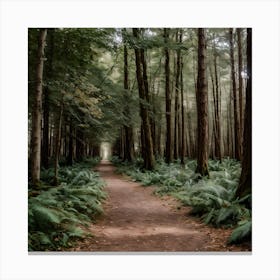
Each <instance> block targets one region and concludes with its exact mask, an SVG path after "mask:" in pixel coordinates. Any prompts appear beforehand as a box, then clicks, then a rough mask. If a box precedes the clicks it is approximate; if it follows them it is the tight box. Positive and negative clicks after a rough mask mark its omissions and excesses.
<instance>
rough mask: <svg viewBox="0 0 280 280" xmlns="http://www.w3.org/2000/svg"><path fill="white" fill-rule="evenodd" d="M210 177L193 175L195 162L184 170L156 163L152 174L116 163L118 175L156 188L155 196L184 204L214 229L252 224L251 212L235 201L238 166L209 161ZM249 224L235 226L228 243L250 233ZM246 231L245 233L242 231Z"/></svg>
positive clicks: (238, 201) (187, 164)
mask: <svg viewBox="0 0 280 280" xmlns="http://www.w3.org/2000/svg"><path fill="white" fill-rule="evenodd" d="M208 164H209V171H210V177H201V176H200V175H199V174H197V173H195V169H196V161H195V160H187V161H186V165H185V166H184V167H182V166H180V163H179V162H175V163H172V164H169V165H167V164H165V163H164V162H163V161H159V162H158V163H157V166H156V168H155V170H154V171H143V170H141V169H140V168H139V167H138V166H137V165H136V164H135V163H134V164H128V163H120V162H117V166H118V170H119V172H120V173H125V174H127V175H129V176H131V177H132V178H133V180H134V181H139V182H141V183H142V184H143V185H145V186H148V185H157V186H158V188H157V190H156V193H157V194H159V195H163V194H170V195H173V196H175V197H176V198H177V199H178V200H180V201H181V202H182V204H183V205H188V206H191V207H192V213H193V214H194V215H197V216H199V217H201V218H202V220H203V221H204V222H205V223H207V224H212V225H214V226H217V227H221V226H222V227H233V226H236V225H239V223H241V224H242V225H243V223H245V224H246V225H247V224H248V225H249V223H250V222H251V209H247V208H246V207H245V206H244V204H243V201H244V200H246V199H250V196H247V197H246V198H243V199H242V200H235V192H236V188H237V186H238V180H239V177H240V173H241V167H240V163H239V162H238V161H236V160H233V159H224V160H223V161H222V162H220V161H216V160H209V163H208ZM248 225H247V226H246V227H245V226H242V227H241V228H239V227H237V229H236V231H233V234H232V236H231V238H230V242H231V243H234V242H240V241H242V240H243V239H244V238H243V237H245V239H246V238H247V237H248V235H249V234H250V231H248ZM244 231H246V232H244Z"/></svg>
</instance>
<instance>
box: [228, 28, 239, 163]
mask: <svg viewBox="0 0 280 280" xmlns="http://www.w3.org/2000/svg"><path fill="white" fill-rule="evenodd" d="M229 44H230V61H231V80H232V99H233V112H234V142H235V158H236V159H238V160H240V159H241V149H240V146H241V139H240V125H239V114H238V108H237V92H236V79H235V62H234V61H235V60H234V44H233V29H232V28H230V29H229Z"/></svg>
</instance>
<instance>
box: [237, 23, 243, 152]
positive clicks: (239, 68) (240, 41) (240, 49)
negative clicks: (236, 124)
mask: <svg viewBox="0 0 280 280" xmlns="http://www.w3.org/2000/svg"><path fill="white" fill-rule="evenodd" d="M237 42H238V82H239V85H238V92H239V120H240V139H242V137H243V135H242V134H243V80H242V68H243V63H242V60H243V56H242V37H241V28H237ZM241 155H242V145H241Z"/></svg>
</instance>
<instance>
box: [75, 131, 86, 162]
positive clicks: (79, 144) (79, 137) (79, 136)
mask: <svg viewBox="0 0 280 280" xmlns="http://www.w3.org/2000/svg"><path fill="white" fill-rule="evenodd" d="M84 156H85V144H84V133H83V132H82V131H81V129H79V128H77V129H76V158H77V160H78V161H82V160H83V158H84Z"/></svg>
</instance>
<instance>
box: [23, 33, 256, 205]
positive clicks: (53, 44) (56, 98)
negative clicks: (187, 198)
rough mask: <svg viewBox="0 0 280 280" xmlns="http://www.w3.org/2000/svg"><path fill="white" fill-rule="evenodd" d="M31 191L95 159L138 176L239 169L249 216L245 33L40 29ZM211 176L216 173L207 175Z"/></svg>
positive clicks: (32, 84) (33, 63) (33, 36)
mask: <svg viewBox="0 0 280 280" xmlns="http://www.w3.org/2000/svg"><path fill="white" fill-rule="evenodd" d="M28 42H29V44H28V58H29V60H28V85H29V86H28V91H29V93H28V95H29V114H28V123H29V126H28V129H29V131H28V158H29V183H30V184H29V186H30V188H31V189H32V190H38V189H40V188H41V187H42V184H41V179H42V178H41V175H42V174H41V173H42V171H43V173H44V171H45V170H48V169H49V168H53V175H52V181H51V184H52V185H54V186H58V185H59V184H60V183H61V180H60V179H59V169H60V167H61V166H71V165H73V164H74V163H77V162H82V161H83V160H85V159H87V158H89V157H98V156H100V155H101V149H100V147H101V145H102V144H104V143H107V145H109V146H110V147H111V150H110V152H109V153H110V154H111V155H113V156H117V157H118V158H119V159H120V160H121V161H123V162H135V161H137V162H138V163H139V164H140V166H141V170H144V171H145V170H146V171H147V170H149V171H153V170H155V168H156V166H157V163H158V162H160V161H164V162H165V163H166V164H167V165H169V164H172V163H178V164H180V165H181V166H182V168H184V166H185V165H187V164H188V161H191V160H195V162H196V165H195V172H196V173H197V174H199V176H200V177H197V178H196V180H199V179H201V178H204V177H205V176H206V177H208V178H211V170H210V168H209V159H210V160H214V161H215V162H218V163H222V162H223V161H224V160H225V162H228V160H229V159H232V160H233V161H235V162H241V165H242V171H241V174H240V177H239V178H238V186H237V187H236V188H235V189H234V198H235V199H241V198H244V201H243V203H245V205H246V207H247V208H250V207H251V200H250V199H251V196H250V194H251V142H252V139H251V121H252V119H251V111H252V109H251V104H252V102H251V98H252V96H251V81H252V77H251V64H252V62H251V48H252V46H251V29H250V28H248V29H246V28H219V29H217V28H216V29H215V28H198V29H194V28H108V29H103V28H45V29H36V28H32V29H29V32H28ZM212 169H213V168H212Z"/></svg>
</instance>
